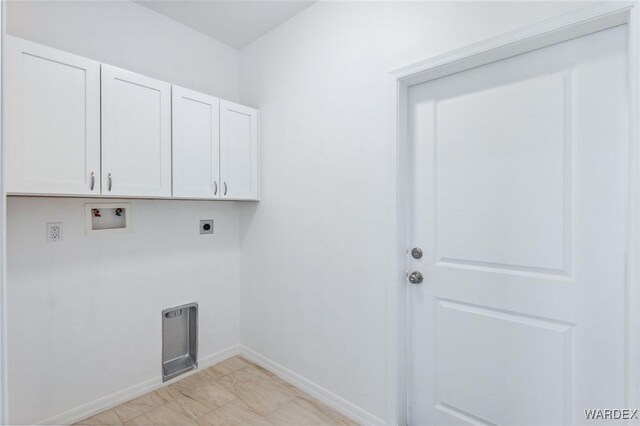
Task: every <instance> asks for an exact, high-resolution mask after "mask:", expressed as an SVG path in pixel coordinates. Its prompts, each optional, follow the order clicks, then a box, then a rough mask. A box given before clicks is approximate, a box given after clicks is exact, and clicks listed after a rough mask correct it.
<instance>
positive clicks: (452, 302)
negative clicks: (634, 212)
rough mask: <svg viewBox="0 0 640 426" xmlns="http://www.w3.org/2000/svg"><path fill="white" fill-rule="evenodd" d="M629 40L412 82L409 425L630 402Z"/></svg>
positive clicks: (565, 417) (618, 36)
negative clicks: (413, 277) (416, 277)
mask: <svg viewBox="0 0 640 426" xmlns="http://www.w3.org/2000/svg"><path fill="white" fill-rule="evenodd" d="M626 31H627V30H626V26H620V27H616V28H613V29H609V30H606V31H601V32H598V33H594V34H591V35H588V36H584V37H580V38H577V39H573V40H570V41H567V42H564V43H559V44H556V45H552V46H549V47H546V48H543V49H539V50H536V51H532V52H529V53H526V54H522V55H519V56H516V57H513V58H509V59H506V60H502V61H498V62H494V63H491V64H489V65H485V66H481V67H478V68H474V69H471V70H468V71H465V72H461V73H458V74H454V75H450V76H447V77H444V78H440V79H437V80H433V81H430V82H426V83H423V84H420V85H416V86H413V87H410V88H409V93H408V95H409V102H408V112H409V116H408V119H409V121H408V122H409V132H408V133H409V140H410V144H411V149H412V150H413V156H412V158H413V165H412V204H413V205H412V207H411V214H412V219H411V227H412V229H411V232H410V236H411V237H410V238H411V239H412V241H411V242H410V244H411V247H413V246H417V247H420V248H421V249H422V250H423V252H424V254H423V257H422V258H421V259H413V258H412V257H411V256H410V257H409V259H410V260H409V269H410V271H420V272H421V273H422V274H423V275H424V281H423V282H422V284H419V285H412V284H408V285H409V287H410V288H409V314H408V315H409V317H408V324H409V325H408V327H409V330H408V336H409V368H408V381H409V383H408V394H409V413H408V418H409V424H411V425H444V424H503V425H514V424H538V425H556V424H570V423H578V424H583V423H586V422H587V420H586V419H585V414H584V410H585V409H591V408H624V407H625V356H624V355H625V352H624V351H625V285H626V269H625V261H626V259H625V256H626V250H627V244H628V239H627V238H628V215H627V212H628V197H629V194H628V191H629V186H628V181H629V167H628V164H629V134H628V122H627V121H628V119H627V117H628V111H627V108H628V106H627V97H626V91H627V73H626V69H627V68H626V66H627V64H626V61H627V58H626ZM411 247H409V248H411ZM631 408H634V407H631Z"/></svg>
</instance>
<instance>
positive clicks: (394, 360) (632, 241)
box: [387, 2, 640, 425]
mask: <svg viewBox="0 0 640 426" xmlns="http://www.w3.org/2000/svg"><path fill="white" fill-rule="evenodd" d="M622 24H627V25H628V40H629V44H628V64H629V65H628V66H629V78H630V81H629V96H630V100H629V101H630V123H631V129H630V130H631V132H630V140H631V150H632V153H631V156H630V159H629V160H630V162H631V168H630V179H631V185H630V191H631V192H630V210H629V221H630V223H629V229H630V231H631V232H630V234H631V235H630V236H629V242H628V262H627V264H628V270H627V306H626V312H627V323H626V328H627V339H626V340H627V341H626V344H627V347H626V353H627V356H626V370H627V371H626V375H625V376H626V378H627V383H626V400H627V401H626V402H627V406H628V407H638V406H640V164H639V163H640V130H639V129H640V100H639V94H638V91H639V89H640V47H639V44H640V42H639V41H638V40H640V28H639V26H640V17H639V12H638V2H624V3H623V2H616V3H612V2H602V3H598V4H595V5H593V6H589V7H586V8H584V9H580V10H578V11H574V12H571V13H568V14H564V15H560V16H558V17H554V18H552V19H548V20H546V21H543V22H540V23H537V24H534V25H530V26H527V27H523V28H521V29H518V30H515V31H512V32H509V33H506V34H503V35H500V36H497V37H494V38H490V39H488V40H485V41H482V42H479V43H475V44H472V45H469V46H467V47H464V48H461V49H458V50H455V51H452V52H449V53H446V54H444V55H441V56H437V57H435V58H432V59H428V60H426V61H423V62H419V63H417V64H414V65H410V66H408V67H404V68H401V69H398V70H395V71H392V72H391V75H390V81H391V83H390V86H391V95H390V96H391V121H392V123H391V124H392V126H391V132H392V135H391V140H392V143H393V144H394V145H395V146H396V147H397V158H395V159H394V161H396V162H397V163H396V167H397V175H396V179H397V182H396V184H397V190H398V191H397V192H398V204H397V217H398V229H397V232H398V239H397V248H396V252H397V255H398V256H397V258H396V262H397V265H396V266H397V267H396V271H397V274H398V275H397V277H398V279H397V281H396V282H394V283H393V286H391V287H390V288H389V297H388V305H387V308H388V312H389V314H388V318H389V328H388V330H387V333H388V337H389V340H388V341H389V348H388V353H389V354H390V355H389V361H388V362H389V363H388V367H387V368H388V372H389V373H388V375H387V376H388V383H389V387H390V388H393V389H395V393H391V392H390V396H391V398H390V402H389V409H388V410H387V413H388V414H387V415H388V418H387V422H388V423H389V424H399V425H406V424H407V407H408V405H407V404H408V401H409V399H408V395H407V384H408V382H407V372H406V369H407V356H408V353H407V352H408V351H407V344H408V339H407V336H406V324H405V321H406V312H407V308H408V301H407V299H406V297H407V292H406V289H407V287H406V250H407V248H408V247H409V240H408V232H407V225H408V221H407V219H406V218H407V214H408V207H407V206H408V202H409V198H408V197H409V188H408V185H407V183H406V182H407V179H406V173H407V167H405V165H406V164H409V162H408V152H407V147H408V144H407V141H406V137H405V131H406V130H405V129H406V111H405V110H406V103H407V90H408V88H409V87H410V86H412V85H415V84H419V83H423V82H425V81H429V80H434V79H437V78H440V77H444V76H447V75H451V74H455V73H458V72H461V71H464V70H468V69H471V68H475V67H478V66H482V65H486V64H488V63H491V62H495V61H499V60H502V59H505V58H508V57H512V56H515V55H518V54H523V53H526V52H530V51H532V50H535V49H539V48H542V47H546V46H549V45H552V44H555V43H560V42H563V41H567V40H570V39H572V38H576V37H580V36H583V35H587V34H591V33H594V32H597V31H600V30H604V29H607V28H612V27H615V26H618V25H622Z"/></svg>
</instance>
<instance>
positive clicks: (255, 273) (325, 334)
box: [240, 2, 584, 421]
mask: <svg viewBox="0 0 640 426" xmlns="http://www.w3.org/2000/svg"><path fill="white" fill-rule="evenodd" d="M583 6H584V4H580V3H520V2H512V3H506V2H502V3H487V2H472V3H454V2H447V3H445V2H412V3H403V2H374V3H365V2H319V3H316V4H315V5H313V6H311V7H310V8H308V9H306V10H305V11H304V12H302V13H301V14H300V15H297V16H296V17H294V18H293V19H291V20H289V21H288V22H286V23H285V24H284V25H281V26H280V27H278V28H276V29H274V30H273V31H271V32H270V33H268V34H266V35H264V36H263V37H262V38H260V39H259V40H257V41H255V42H254V43H252V44H251V45H249V46H248V47H246V48H245V49H243V50H242V51H241V56H240V70H241V78H240V88H241V96H240V99H241V101H242V102H244V103H248V104H251V105H255V106H257V107H258V108H260V111H261V122H262V129H261V137H262V139H261V161H262V163H261V167H262V186H261V191H262V192H261V195H262V197H261V198H262V201H261V202H260V204H259V205H258V206H257V208H256V209H255V211H254V209H253V206H251V207H249V206H248V207H247V208H246V211H245V212H244V218H243V220H242V223H241V229H242V230H241V232H242V234H243V241H242V246H241V258H242V271H241V296H240V300H241V305H240V312H241V341H242V343H243V344H244V345H246V346H248V347H249V348H251V349H253V350H255V351H257V352H258V353H261V354H262V355H264V356H266V357H268V358H270V359H271V360H273V361H275V362H277V363H279V364H281V365H282V366H284V367H286V368H288V369H290V370H292V371H293V372H295V373H298V374H300V375H302V376H304V377H306V378H307V379H309V380H311V381H313V382H315V383H317V384H319V385H321V386H323V387H324V388H326V389H327V390H329V391H331V392H333V393H335V394H337V395H338V396H340V397H342V398H345V399H347V400H348V401H350V402H352V403H353V404H355V405H357V406H359V407H361V408H362V409H364V410H366V411H368V412H369V413H370V414H372V415H374V416H377V417H378V418H381V419H384V418H387V419H389V420H390V421H393V408H394V401H393V397H392V396H393V394H392V392H389V390H390V389H391V390H393V388H394V383H393V382H392V381H391V379H392V378H393V376H394V374H393V371H391V374H389V373H390V371H388V370H387V368H388V367H389V362H390V361H391V358H390V356H388V353H389V352H388V348H389V344H390V342H389V334H388V324H389V321H388V316H387V294H388V291H389V289H390V288H391V287H392V286H393V285H394V279H395V276H396V271H395V270H394V256H395V243H396V213H395V208H396V207H395V201H396V190H395V185H396V179H395V176H396V164H395V160H396V147H395V146H394V145H393V143H392V142H391V139H390V116H391V111H390V105H391V98H390V86H389V84H390V83H389V72H390V71H392V70H393V69H396V68H398V67H401V66H405V65H409V64H411V63H415V62H417V61H421V60H424V59H427V58H429V57H433V56H435V55H438V54H441V53H444V52H446V51H449V50H452V49H455V48H458V47H462V46H464V45H467V44H470V43H473V42H476V41H479V40H482V39H485V38H488V37H491V36H494V35H497V34H499V33H503V32H506V31H509V30H512V29H515V28H517V27H520V26H524V25H527V24H530V23H533V22H535V21H539V20H542V19H545V18H548V17H551V16H553V15H556V14H560V13H563V12H566V11H569V10H571V9H575V8H578V7H583Z"/></svg>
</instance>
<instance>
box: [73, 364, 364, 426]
mask: <svg viewBox="0 0 640 426" xmlns="http://www.w3.org/2000/svg"><path fill="white" fill-rule="evenodd" d="M77 424H78V425H96V426H101V425H102V426H110V425H113V426H116V425H117V426H121V425H123V424H126V425H175V426H181V425H184V426H194V425H199V426H215V425H222V426H234V425H238V426H240V425H242V426H245V425H246V426H253V425H255V426H266V425H276V426H277V425H301V426H302V425H342V426H356V425H357V424H356V423H354V422H352V421H351V420H349V419H347V418H346V417H344V416H342V415H341V414H340V413H338V412H337V411H335V410H333V409H332V408H330V407H328V406H326V405H324V404H322V403H321V402H320V401H317V400H315V399H314V398H313V397H311V396H310V395H308V394H306V393H305V392H303V391H302V390H300V389H298V388H296V387H295V386H293V385H291V384H290V383H288V382H286V381H284V380H283V379H281V378H279V377H277V376H276V375H274V374H273V373H271V372H270V371H267V370H265V369H264V368H262V367H259V366H257V365H255V364H253V363H251V362H248V361H247V360H245V359H243V358H241V357H237V356H236V357H232V358H229V359H227V360H225V361H223V362H221V363H219V364H217V365H215V366H213V367H211V368H208V369H206V370H202V371H200V372H198V373H195V374H192V375H190V376H187V377H185V378H183V379H181V380H177V381H175V382H174V383H172V384H171V385H169V386H166V387H163V388H161V389H158V390H156V391H154V392H150V393H148V394H146V395H143V396H141V397H139V398H136V399H133V400H131V401H128V402H126V403H124V404H122V405H119V406H117V407H115V408H113V409H110V410H106V411H104V412H102V413H100V414H97V415H95V416H93V417H90V418H87V419H85V420H83V421H81V422H78V423H77Z"/></svg>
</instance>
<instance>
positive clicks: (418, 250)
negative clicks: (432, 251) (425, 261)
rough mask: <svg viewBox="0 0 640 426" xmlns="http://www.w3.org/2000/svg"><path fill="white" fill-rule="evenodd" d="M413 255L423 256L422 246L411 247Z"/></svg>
mask: <svg viewBox="0 0 640 426" xmlns="http://www.w3.org/2000/svg"><path fill="white" fill-rule="evenodd" d="M411 256H412V257H413V258H414V259H420V258H422V249H421V248H420V247H414V248H412V249H411Z"/></svg>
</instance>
